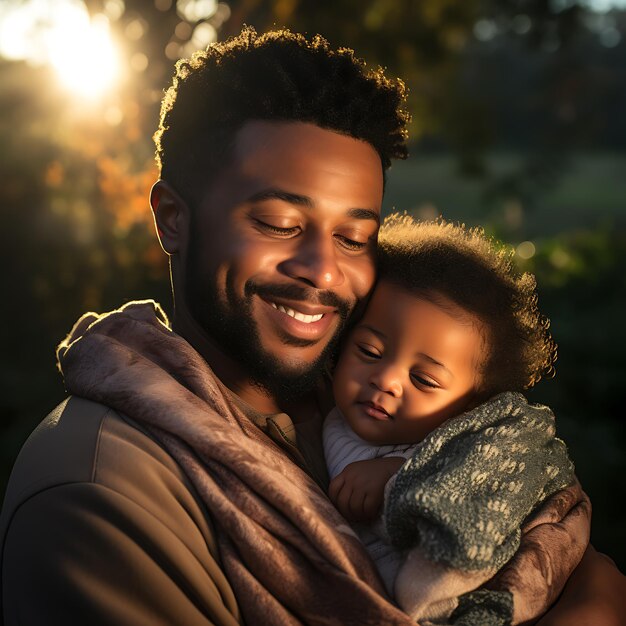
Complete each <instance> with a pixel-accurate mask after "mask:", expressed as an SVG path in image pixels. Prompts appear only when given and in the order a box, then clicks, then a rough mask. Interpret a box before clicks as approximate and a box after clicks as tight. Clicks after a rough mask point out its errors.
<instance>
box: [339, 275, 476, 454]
mask: <svg viewBox="0 0 626 626" xmlns="http://www.w3.org/2000/svg"><path fill="white" fill-rule="evenodd" d="M482 353H483V336H482V333H481V326H480V323H479V321H478V320H477V319H476V318H475V317H474V316H472V315H471V314H469V313H468V312H466V311H464V310H463V309H461V308H459V307H458V306H456V305H455V304H453V303H452V302H449V301H445V304H444V306H443V307H442V306H441V305H440V304H435V303H433V302H431V301H429V300H425V299H423V298H421V297H417V296H414V295H411V293H410V292H408V291H407V290H405V289H403V288H402V287H398V286H395V285H392V284H390V283H386V282H384V281H383V282H381V283H379V284H378V285H377V286H376V289H375V291H374V294H373V296H372V299H371V300H370V303H369V305H368V307H367V310H366V312H365V315H364V317H363V319H362V320H361V321H360V322H359V324H358V325H357V326H356V327H355V329H354V330H353V331H352V333H351V334H350V336H349V337H348V340H347V342H346V343H345V345H344V347H343V350H342V353H341V356H340V358H339V362H338V364H337V368H336V370H335V375H334V383H333V384H334V392H335V401H336V403H337V406H338V407H339V408H340V409H341V411H342V413H343V414H344V416H345V418H346V419H347V420H348V423H349V424H350V426H351V427H352V430H354V432H355V433H356V434H357V435H359V436H360V437H361V438H362V439H365V440H366V441H369V442H371V443H375V444H396V443H416V442H418V441H421V440H422V439H423V438H424V437H425V436H426V435H427V434H428V433H429V432H431V431H432V430H433V429H434V428H436V427H437V426H439V425H440V424H442V423H443V422H444V421H445V420H447V419H448V418H450V417H453V416H455V415H458V414H459V413H462V412H463V411H464V410H466V409H468V408H470V405H471V404H472V401H473V400H474V399H475V397H476V388H477V381H478V378H479V377H478V368H479V364H480V362H481V357H482Z"/></svg>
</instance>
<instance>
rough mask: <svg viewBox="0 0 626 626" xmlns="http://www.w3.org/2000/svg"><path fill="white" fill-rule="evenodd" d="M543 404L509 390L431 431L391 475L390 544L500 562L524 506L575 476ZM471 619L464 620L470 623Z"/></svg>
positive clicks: (436, 556) (446, 558)
mask: <svg viewBox="0 0 626 626" xmlns="http://www.w3.org/2000/svg"><path fill="white" fill-rule="evenodd" d="M555 432H556V430H555V425H554V415H553V413H552V412H551V411H550V409H549V408H548V407H545V406H541V405H535V404H529V403H528V401H527V400H526V398H525V397H524V396H523V395H522V394H520V393H512V392H507V393H503V394H500V395H498V396H495V397H494V398H492V399H491V400H489V401H488V402H486V403H485V404H482V405H480V406H479V407H477V408H475V409H473V410H472V411H469V412H467V413H464V414H462V415H460V416H458V417H455V418H452V419H450V420H448V421H447V422H445V423H444V424H443V425H442V426H440V427H439V428H437V429H435V430H434V431H433V432H432V433H430V434H429V435H428V436H427V437H426V438H425V439H424V441H422V442H421V443H420V444H419V445H418V447H417V449H416V450H415V452H414V453H413V455H412V457H411V458H410V459H409V460H407V462H406V463H405V464H404V465H403V466H402V468H401V469H400V471H399V472H398V473H397V475H396V479H395V482H394V484H393V485H392V486H391V489H390V491H389V493H388V494H387V498H386V501H385V512H384V519H385V525H386V528H387V532H388V533H389V537H390V539H391V542H392V544H393V545H394V547H396V548H398V549H401V550H404V549H409V548H412V547H415V546H418V545H419V546H420V549H421V550H423V551H424V553H425V554H426V556H427V557H428V558H430V559H431V560H433V561H436V562H443V563H447V564H449V565H450V566H452V567H453V568H455V569H460V570H463V571H472V570H481V569H485V568H500V567H502V565H504V563H506V562H507V561H508V560H509V559H510V558H511V557H512V556H513V554H514V553H515V551H516V550H517V548H518V546H519V543H520V534H521V533H520V526H521V524H522V522H523V520H524V518H526V517H527V516H528V514H529V513H531V511H532V510H533V509H534V508H535V507H536V506H537V505H538V504H539V503H541V502H542V501H543V500H545V499H546V498H547V497H548V496H550V495H551V494H553V493H554V492H556V491H558V490H559V489H562V488H563V487H565V486H567V485H568V484H570V483H571V482H572V481H573V478H574V466H573V464H572V462H571V460H570V459H569V457H568V454H567V448H566V447H565V444H564V443H563V442H562V441H561V440H560V439H557V438H556V437H555ZM468 623H469V622H468Z"/></svg>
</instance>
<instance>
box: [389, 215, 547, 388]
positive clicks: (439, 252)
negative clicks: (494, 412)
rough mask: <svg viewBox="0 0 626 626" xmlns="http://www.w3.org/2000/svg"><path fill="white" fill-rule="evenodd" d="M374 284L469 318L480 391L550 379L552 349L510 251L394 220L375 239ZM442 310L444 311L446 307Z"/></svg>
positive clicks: (529, 286) (449, 227)
mask: <svg viewBox="0 0 626 626" xmlns="http://www.w3.org/2000/svg"><path fill="white" fill-rule="evenodd" d="M378 243H379V245H378V251H379V254H378V256H379V279H382V280H387V281H389V282H391V283H393V284H396V285H398V286H400V287H403V288H406V289H407V290H409V291H411V292H412V293H416V294H418V295H422V296H424V297H425V298H426V299H429V300H431V301H434V302H436V303H440V304H444V303H441V301H438V298H441V296H443V297H444V298H446V299H447V300H449V301H452V302H454V303H455V304H456V305H457V306H459V307H460V308H461V309H464V310H465V311H467V312H469V313H470V314H473V315H475V316H476V317H477V318H478V319H479V320H480V322H481V323H482V325H483V329H484V331H485V335H486V336H485V338H484V339H485V347H486V354H485V355H484V356H485V358H484V361H483V363H482V368H481V381H480V389H479V391H480V392H481V393H483V394H484V395H485V396H488V395H493V394H496V393H500V392H502V391H521V390H523V389H528V388H530V387H532V386H533V385H534V384H536V383H537V382H538V381H539V380H540V379H541V377H542V376H546V377H551V376H553V375H554V363H555V361H556V343H555V342H554V340H553V339H552V337H551V335H550V333H549V331H548V328H549V325H550V322H549V320H548V319H547V318H546V317H544V316H543V315H542V314H541V313H540V312H539V309H538V308H537V301H538V298H537V291H536V286H537V283H536V281H535V277H534V276H533V275H532V274H528V273H524V274H519V273H518V272H517V271H516V270H515V269H514V267H513V264H512V257H513V250H512V249H511V248H507V247H504V246H502V245H501V244H499V243H498V242H496V241H494V240H492V239H489V238H488V237H487V236H486V235H485V233H484V231H483V230H482V229H481V228H466V227H465V226H463V225H455V224H452V223H449V222H446V221H445V220H443V219H439V220H435V221H430V222H418V221H416V220H415V219H413V218H412V217H411V216H410V215H400V214H397V213H396V214H393V215H391V216H389V217H388V218H387V219H386V220H385V221H384V223H383V225H382V227H381V229H380V233H379V239H378ZM444 306H445V304H444Z"/></svg>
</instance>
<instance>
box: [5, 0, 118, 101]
mask: <svg viewBox="0 0 626 626" xmlns="http://www.w3.org/2000/svg"><path fill="white" fill-rule="evenodd" d="M123 10H124V4H123V2H121V0H117V1H114V0H109V1H108V2H106V3H105V11H106V12H107V14H105V13H99V14H96V15H94V16H90V15H89V12H88V11H87V8H86V6H85V4H84V3H83V2H81V1H79V0H57V1H56V2H54V3H51V2H45V1H41V0H29V1H26V2H11V1H6V2H4V3H3V4H2V5H0V55H2V56H4V57H6V58H9V59H16V60H18V59H19V60H24V61H27V62H29V63H31V64H33V65H43V64H47V65H50V66H51V67H53V68H54V70H55V72H56V73H57V75H58V77H59V81H60V83H61V84H62V85H63V86H64V87H66V88H67V89H68V90H69V91H71V92H72V93H74V94H76V95H79V96H83V97H85V98H96V97H98V96H99V95H101V94H102V93H103V92H104V91H106V90H107V89H109V88H110V87H111V86H112V85H113V84H114V83H115V81H116V80H117V79H118V77H119V70H120V63H119V53H118V51H117V48H116V46H115V45H114V43H113V39H112V37H111V30H110V19H111V18H115V17H116V16H117V17H119V15H121V14H122V13H123Z"/></svg>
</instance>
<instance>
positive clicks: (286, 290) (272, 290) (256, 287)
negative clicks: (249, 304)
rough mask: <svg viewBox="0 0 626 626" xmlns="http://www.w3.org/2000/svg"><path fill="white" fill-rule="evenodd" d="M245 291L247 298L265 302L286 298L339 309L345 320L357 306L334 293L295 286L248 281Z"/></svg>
mask: <svg viewBox="0 0 626 626" xmlns="http://www.w3.org/2000/svg"><path fill="white" fill-rule="evenodd" d="M244 291H245V294H246V296H251V295H252V294H256V295H258V296H259V297H261V298H263V299H264V300H272V298H286V299H287V300H295V301H301V302H308V303H310V304H320V305H322V306H331V307H333V308H335V309H337V312H338V313H339V316H340V317H341V319H344V320H345V319H347V318H348V315H350V312H351V311H352V309H353V308H354V305H355V304H356V302H352V301H350V300H345V299H344V298H340V297H339V296H338V295H337V294H336V293H334V292H333V291H326V290H320V289H314V288H310V287H304V286H301V285H294V284H284V283H283V284H278V283H264V284H259V283H257V282H255V281H253V280H248V281H247V282H246V284H245V287H244Z"/></svg>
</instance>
